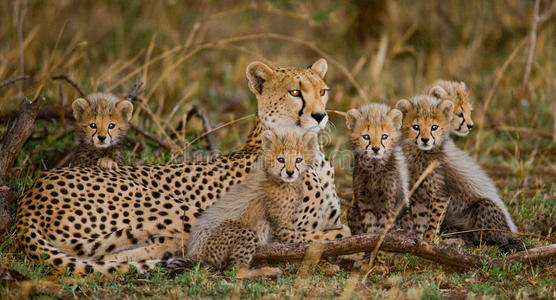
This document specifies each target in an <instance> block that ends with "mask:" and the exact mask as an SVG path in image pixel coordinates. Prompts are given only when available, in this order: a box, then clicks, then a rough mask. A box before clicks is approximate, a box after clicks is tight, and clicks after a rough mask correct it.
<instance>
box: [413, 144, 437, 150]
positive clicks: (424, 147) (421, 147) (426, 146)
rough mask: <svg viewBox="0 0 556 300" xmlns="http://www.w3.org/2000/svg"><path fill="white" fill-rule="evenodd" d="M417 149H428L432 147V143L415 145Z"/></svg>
mask: <svg viewBox="0 0 556 300" xmlns="http://www.w3.org/2000/svg"><path fill="white" fill-rule="evenodd" d="M417 146H418V147H419V149H421V150H425V151H428V150H430V149H432V148H433V147H434V145H417Z"/></svg>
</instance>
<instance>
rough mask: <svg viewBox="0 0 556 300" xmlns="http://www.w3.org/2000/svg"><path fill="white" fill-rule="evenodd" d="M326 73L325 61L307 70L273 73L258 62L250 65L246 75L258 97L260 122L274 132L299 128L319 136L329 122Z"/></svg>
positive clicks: (285, 70) (318, 62)
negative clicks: (289, 127) (294, 127)
mask: <svg viewBox="0 0 556 300" xmlns="http://www.w3.org/2000/svg"><path fill="white" fill-rule="evenodd" d="M327 69H328V64H327V63H326V60H325V59H323V58H321V59H319V60H317V61H316V62H315V63H313V64H312V65H311V66H310V67H308V68H306V69H298V68H274V69H273V68H270V67H269V66H267V65H265V64H264V63H262V62H258V61H255V62H252V63H251V64H249V66H247V70H246V74H247V79H248V81H249V88H250V89H251V91H252V92H253V93H254V94H255V96H256V97H257V101H258V117H259V119H260V120H261V121H262V122H263V124H264V125H265V126H267V127H268V128H271V129H272V128H278V127H284V126H298V127H301V128H304V129H307V130H310V131H313V132H319V131H320V130H321V129H323V128H324V127H325V126H326V124H327V122H328V115H327V114H326V110H325V106H326V102H327V101H328V91H329V88H328V86H327V85H326V83H325V82H324V80H323V78H324V75H325V74H326V71H327Z"/></svg>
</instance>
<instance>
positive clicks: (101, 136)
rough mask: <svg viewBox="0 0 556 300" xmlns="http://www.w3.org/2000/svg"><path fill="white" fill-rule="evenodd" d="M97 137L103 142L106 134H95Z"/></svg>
mask: <svg viewBox="0 0 556 300" xmlns="http://www.w3.org/2000/svg"><path fill="white" fill-rule="evenodd" d="M97 138H98V140H99V141H101V142H104V140H105V139H106V136H104V135H99V136H97Z"/></svg>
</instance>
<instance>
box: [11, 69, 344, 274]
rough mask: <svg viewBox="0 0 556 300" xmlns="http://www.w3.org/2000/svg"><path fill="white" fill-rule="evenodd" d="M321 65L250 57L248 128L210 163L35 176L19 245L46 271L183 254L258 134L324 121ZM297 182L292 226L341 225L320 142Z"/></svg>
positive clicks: (81, 270) (257, 144)
mask: <svg viewBox="0 0 556 300" xmlns="http://www.w3.org/2000/svg"><path fill="white" fill-rule="evenodd" d="M326 71H327V62H326V60H324V59H319V60H318V61H316V62H315V63H314V64H313V65H311V66H310V67H309V68H306V69H299V68H270V67H268V66H267V65H265V64H263V63H261V62H253V63H251V64H250V65H249V66H248V67H247V70H246V74H247V79H248V83H249V88H250V89H251V91H252V92H253V93H254V94H255V95H256V98H257V101H258V109H257V111H258V112H257V121H256V125H255V128H254V129H253V130H252V131H251V133H250V134H249V136H248V139H247V142H246V144H245V146H244V147H243V148H242V149H241V150H239V151H237V152H233V153H231V154H229V155H225V156H221V157H219V158H217V159H215V160H214V161H211V162H188V163H183V164H170V165H154V166H137V167H132V166H122V167H120V168H118V169H116V170H102V169H100V168H96V167H93V168H80V167H76V168H61V169H54V170H50V171H47V172H45V173H43V174H41V175H40V176H39V178H38V179H37V180H36V182H35V183H34V185H33V187H32V188H31V189H30V190H29V191H27V192H26V193H25V195H24V196H23V198H22V199H21V200H20V202H19V206H18V210H17V223H16V230H17V242H18V244H19V246H20V248H21V249H22V250H23V251H24V252H25V253H26V254H27V256H28V257H29V258H31V259H33V260H36V261H41V260H43V261H45V262H46V263H47V264H49V265H50V266H52V267H53V269H54V271H55V272H58V273H64V272H71V273H73V274H85V273H93V272H101V273H108V272H113V271H123V272H125V271H128V270H129V268H130V266H135V267H136V268H138V269H139V270H146V269H150V268H152V267H154V266H156V265H157V264H159V263H161V264H164V263H165V261H166V258H168V257H169V256H172V255H174V254H175V253H182V254H183V253H184V252H185V249H184V245H185V243H186V242H187V238H188V237H189V233H190V230H191V228H192V226H193V225H194V223H195V221H196V220H197V218H198V217H199V216H200V214H201V213H202V212H203V211H204V210H205V209H207V208H208V207H209V206H210V205H211V204H213V203H214V202H215V201H217V200H218V199H219V198H220V197H221V196H222V195H223V194H224V193H225V192H226V191H227V190H228V189H229V188H230V187H231V186H233V185H234V184H237V183H239V182H241V181H242V180H243V179H244V178H245V177H246V175H247V174H248V173H249V172H250V170H251V169H252V167H253V163H254V161H255V160H256V159H257V157H258V156H259V153H260V151H261V132H263V131H264V130H266V129H272V128H276V127H280V126H298V127H301V128H304V129H308V130H312V131H314V132H318V131H320V130H321V129H322V128H324V127H325V126H326V124H327V121H328V116H327V114H326V111H325V105H326V103H327V100H328V86H327V85H326V83H325V82H324V80H323V78H324V75H325V74H326ZM303 180H304V184H303V187H304V192H303V194H304V197H303V200H302V205H300V207H299V210H298V213H297V216H296V221H295V225H296V228H297V229H298V230H325V229H330V228H340V227H342V225H341V224H340V222H339V216H340V206H339V201H338V197H337V195H336V191H335V187H334V170H333V168H332V166H331V164H330V163H329V162H328V161H327V160H326V159H325V157H324V154H323V153H322V151H321V150H320V148H319V149H316V151H315V163H314V164H313V165H312V166H311V167H310V168H309V170H308V171H307V172H306V173H305V175H304V179H303ZM343 228H344V231H343V232H344V234H346V235H347V234H349V229H347V227H345V226H344V227H343Z"/></svg>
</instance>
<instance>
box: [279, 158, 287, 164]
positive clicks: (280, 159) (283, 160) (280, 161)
mask: <svg viewBox="0 0 556 300" xmlns="http://www.w3.org/2000/svg"><path fill="white" fill-rule="evenodd" d="M278 162H279V163H281V164H283V163H285V162H286V160H285V159H284V158H283V157H278Z"/></svg>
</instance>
